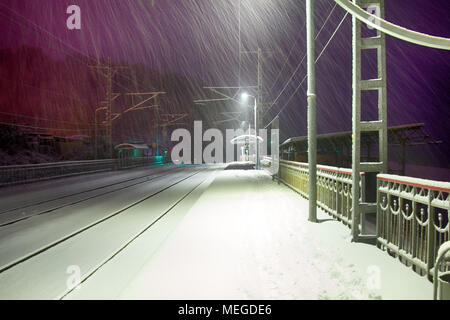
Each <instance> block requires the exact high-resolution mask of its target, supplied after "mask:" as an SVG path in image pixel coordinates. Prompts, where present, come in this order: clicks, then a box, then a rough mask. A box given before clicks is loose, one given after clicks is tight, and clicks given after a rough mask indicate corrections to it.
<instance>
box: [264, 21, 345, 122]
mask: <svg viewBox="0 0 450 320" xmlns="http://www.w3.org/2000/svg"><path fill="white" fill-rule="evenodd" d="M347 16H348V12H346V13H345V15H344V17H343V18H342V19H341V22H339V24H338V26H337V27H336V29H335V30H334V32H333V33H332V35H331V36H330V38H329V39H328V41H327V43H326V44H325V46H324V47H323V48H322V51H321V52H320V53H319V55H318V56H317V58H316V60H315V63H317V62H318V61H319V59H320V58H321V57H322V55H323V53H324V52H325V50H326V49H327V47H328V45H329V44H330V43H331V41H332V40H333V38H334V36H335V35H336V33H337V31H338V30H339V29H340V27H341V26H342V24H343V23H344V21H345V18H347ZM307 77H308V76H307V75H305V76H304V77H303V79H302V81H301V82H300V84H299V85H298V86H297V88H296V89H295V91H294V92H293V93H292V94H291V96H290V97H289V99H288V101H287V102H286V103H285V104H284V105H283V107H281V109H280V110H279V111H278V113H277V114H276V116H275V117H274V118H273V119H272V120H271V121H270V122H269V123H268V124H267V125H266V126H265V127H264V128H267V127H268V126H269V125H270V124H271V123H272V122H273V121H274V120H275V119H276V118H277V117H278V116H279V115H280V114H281V112H283V110H284V108H286V106H287V105H288V104H289V102H290V101H291V100H292V98H293V97H294V96H295V94H296V93H297V91H298V90H299V89H300V87H301V86H302V85H303V83H304V82H305V80H306V79H307Z"/></svg>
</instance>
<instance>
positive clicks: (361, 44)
mask: <svg viewBox="0 0 450 320" xmlns="http://www.w3.org/2000/svg"><path fill="white" fill-rule="evenodd" d="M353 2H354V3H355V4H357V5H359V6H360V7H361V8H363V9H367V8H369V7H372V6H376V7H377V11H378V9H379V12H377V13H379V17H380V18H382V19H384V16H385V7H384V0H353ZM352 26H353V31H352V50H353V102H352V114H353V118H352V128H353V129H352V133H353V135H352V140H353V143H352V145H353V147H352V171H353V178H352V179H353V188H352V211H353V213H352V236H353V240H354V241H358V240H361V239H362V238H363V237H364V236H362V235H360V229H359V224H360V222H361V218H363V219H364V217H363V216H364V215H365V214H366V213H369V212H375V211H376V203H368V202H366V199H365V198H364V196H361V197H360V192H359V191H360V188H358V186H359V185H360V182H361V172H364V173H371V172H375V173H387V159H388V158H387V152H388V150H387V146H388V141H387V103H386V35H385V34H384V33H383V32H381V31H379V30H377V31H376V32H377V35H376V36H375V37H365V38H363V37H361V21H360V20H358V19H357V18H356V17H355V16H353V17H352ZM370 49H376V51H377V64H378V66H377V69H378V70H377V73H378V75H377V78H376V79H369V80H362V79H361V53H362V52H363V50H370ZM367 90H376V91H378V119H376V120H374V121H361V93H362V92H363V91H367ZM364 132H378V142H379V143H378V145H379V159H378V161H377V162H361V134H362V133H364ZM363 188H364V186H363V185H362V186H361V192H362V193H363V194H364V190H362V189H363Z"/></svg>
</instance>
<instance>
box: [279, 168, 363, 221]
mask: <svg viewBox="0 0 450 320" xmlns="http://www.w3.org/2000/svg"><path fill="white" fill-rule="evenodd" d="M361 177H362V179H361V184H360V197H364V189H365V188H364V184H365V179H364V174H363V173H362V174H361ZM279 179H280V181H282V182H283V183H284V184H286V185H287V186H289V187H290V188H292V189H294V190H295V191H297V192H298V193H300V194H301V195H302V196H303V197H305V198H306V199H308V164H307V163H303V162H295V161H287V160H280V174H279ZM317 206H318V207H320V208H321V209H322V210H324V211H325V212H327V213H328V214H330V215H331V216H333V217H335V218H336V219H338V220H340V221H342V222H343V223H344V224H346V225H348V226H351V221H352V170H351V169H346V168H337V167H330V166H323V165H318V166H317ZM361 222H362V223H364V220H361ZM359 227H360V229H362V226H361V225H360V226H359Z"/></svg>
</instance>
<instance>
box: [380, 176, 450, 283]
mask: <svg viewBox="0 0 450 320" xmlns="http://www.w3.org/2000/svg"><path fill="white" fill-rule="evenodd" d="M377 184H378V196H377V204H378V206H377V207H378V208H377V242H378V244H379V245H381V246H382V247H385V248H387V249H388V250H389V251H390V252H392V253H393V254H395V255H397V256H398V257H399V258H400V259H402V260H406V261H407V262H408V263H409V264H411V265H412V266H413V268H414V269H416V270H417V271H419V272H424V273H426V274H427V275H428V277H429V278H430V277H431V276H432V272H433V271H434V270H433V266H434V262H435V259H436V256H437V251H438V249H439V246H440V245H441V244H442V243H444V242H445V241H448V240H449V235H450V231H449V228H450V227H449V212H450V183H448V182H437V181H431V180H424V179H416V178H410V177H403V176H396V175H387V174H379V175H378V176H377ZM430 280H432V279H430Z"/></svg>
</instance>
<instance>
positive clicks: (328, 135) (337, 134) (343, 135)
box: [280, 123, 425, 147]
mask: <svg viewBox="0 0 450 320" xmlns="http://www.w3.org/2000/svg"><path fill="white" fill-rule="evenodd" d="M424 125H425V124H424V123H414V124H407V125H401V126H393V127H389V128H388V133H392V132H398V131H404V130H411V129H418V128H421V127H423V126H424ZM365 133H366V134H370V133H371V132H365ZM373 134H374V135H375V134H378V133H376V132H375V131H374V132H373ZM351 136H352V132H351V131H344V132H334V133H324V134H319V135H317V139H318V140H319V139H339V138H341V139H342V138H351ZM307 141H308V136H302V137H292V138H289V139H287V140H286V141H284V142H283V143H282V144H281V145H280V147H281V146H285V145H288V144H290V143H295V142H307Z"/></svg>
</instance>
